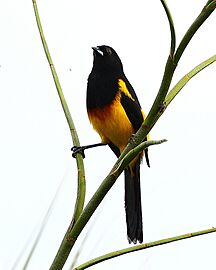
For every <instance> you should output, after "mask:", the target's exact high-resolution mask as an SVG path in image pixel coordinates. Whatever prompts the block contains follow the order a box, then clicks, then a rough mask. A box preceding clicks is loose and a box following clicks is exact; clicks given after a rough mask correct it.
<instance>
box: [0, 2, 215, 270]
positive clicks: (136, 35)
mask: <svg viewBox="0 0 216 270" xmlns="http://www.w3.org/2000/svg"><path fill="white" fill-rule="evenodd" d="M206 2H207V0H190V1H186V0H183V1H178V0H172V1H171V0H167V4H168V6H169V8H170V10H171V12H172V15H173V19H174V22H175V26H176V32H177V42H179V41H180V39H181V38H182V36H183V34H184V33H185V31H186V30H187V28H188V27H189V25H190V24H191V23H192V21H193V20H194V19H195V17H196V16H197V15H198V13H199V12H200V10H201V9H202V7H203V6H204V4H205V3H206ZM38 8H39V12H40V15H41V20H42V24H43V28H44V32H45V36H46V38H47V42H48V45H49V48H50V52H51V55H52V57H53V61H54V64H55V67H56V69H57V72H58V75H59V78H60V82H61V85H62V87H63V91H64V94H65V97H66V99H67V102H68V105H69V107H70V110H71V114H72V116H73V119H74V122H75V125H76V128H77V131H78V133H79V137H80V141H81V144H83V145H85V144H90V143H96V142H99V137H98V135H97V134H96V133H95V132H94V131H93V129H92V127H91V125H90V124H89V121H88V118H87V114H86V109H85V98H86V83H87V77H88V74H89V73H90V71H91V67H92V50H91V46H96V45H102V44H107V45H110V46H112V47H114V48H115V49H116V51H117V52H118V54H119V56H120V57H121V59H122V62H123V64H124V70H125V73H126V75H127V77H128V79H129V80H130V82H131V84H132V85H133V87H134V89H135V91H136V93H137V95H138V97H139V100H140V103H141V104H142V107H143V109H144V110H145V111H146V113H147V112H148V111H149V109H150V107H151V104H152V102H153V100H154V98H155V95H156V93H157V91H158V88H159V85H160V81H161V78H162V74H163V70H164V65H165V61H166V59H167V55H168V53H169V46H170V34H169V26H168V22H167V19H166V16H165V13H164V10H163V8H162V5H161V3H160V1H159V0H154V1H141V0H140V1H139V0H135V1H125V0H124V1H123V0H119V1H116V0H110V1H99V0H91V1H68V0H61V1H54V0H53V1H38ZM215 24H216V13H213V15H212V16H211V17H210V18H209V19H208V20H207V21H206V22H205V24H204V25H203V26H202V27H201V29H200V30H199V31H198V32H197V34H196V35H195V37H194V38H193V40H192V42H191V43H190V45H189V46H188V48H187V50H186V52H185V53H184V55H183V57H182V59H181V61H180V63H179V66H178V68H177V72H176V74H175V77H174V82H177V81H178V79H180V78H181V77H182V76H183V75H184V74H186V73H187V72H188V71H189V70H191V69H192V68H193V67H194V66H195V65H197V64H199V63H200V62H201V61H203V60H205V59H207V58H208V57H210V56H212V55H213V54H215V52H216V38H215ZM0 29H1V31H0V33H1V42H0V65H1V67H0V85H1V88H0V93H1V98H0V125H1V129H0V138H1V139H0V164H1V166H0V168H1V169H0V185H1V188H0V213H1V219H0V224H1V226H0V228H1V229H0V258H1V259H0V269H11V266H12V265H13V263H14V261H15V260H16V258H17V256H18V255H19V254H20V251H21V250H22V248H23V246H24V245H25V243H26V241H28V239H29V237H30V235H31V234H32V231H34V233H37V232H36V231H35V228H38V225H39V224H40V222H41V220H42V218H43V216H44V215H45V213H46V211H47V209H48V207H49V204H50V202H51V200H52V198H53V196H54V194H55V192H56V190H57V188H58V186H59V184H60V182H62V181H64V183H63V187H62V188H61V192H60V195H59V197H58V200H57V201H56V203H55V206H54V210H53V212H52V215H51V217H50V219H49V222H48V224H47V227H46V229H45V231H44V234H43V235H42V238H41V241H40V243H39V245H38V247H37V250H36V252H35V254H34V256H33V258H32V259H31V262H30V264H29V267H28V269H30V270H38V269H40V270H46V269H48V268H49V266H50V264H51V262H52V260H53V257H54V255H55V253H56V251H57V248H58V246H59V244H60V242H61V239H62V237H63V235H64V233H65V231H66V229H67V226H68V224H69V222H70V218H71V216H72V213H73V207H74V202H75V196H76V181H77V172H76V166H75V160H74V159H72V158H71V152H70V148H71V146H72V142H71V138H70V132H69V129H68V126H67V123H66V120H65V117H64V114H63V111H62V108H61V104H60V102H59V98H58V95H57V92H56V89H55V85H54V82H53V80H52V76H51V73H50V70H49V66H48V63H47V61H46V58H45V55H44V51H43V48H42V45H41V41H40V37H39V34H38V30H37V27H36V22H35V17H34V12H33V7H32V2H31V1H30V0H29V1H27V0H22V1H13V0H11V1H2V2H1V3H0ZM215 78H216V65H215V64H213V65H212V66H210V67H209V68H207V69H205V70H204V71H203V72H201V73H199V75H197V76H196V77H195V78H193V79H192V80H191V81H190V83H189V84H188V85H187V86H186V87H185V88H184V89H183V90H182V92H181V93H180V94H179V96H177V97H176V99H175V100H174V102H173V103H172V104H171V105H170V107H169V108H168V109H167V111H166V112H165V113H164V115H163V116H162V118H161V119H160V120H159V122H158V123H157V124H156V126H155V127H154V128H153V130H152V131H151V138H152V139H163V138H166V139H168V142H167V143H165V144H163V145H159V146H154V147H152V148H151V149H149V155H150V162H151V168H150V169H148V168H147V166H146V164H143V165H142V168H141V179H142V204H143V224H144V242H149V241H154V240H159V239H162V238H166V237H171V236H175V235H178V234H183V233H187V232H193V231H198V230H202V229H207V228H211V227H214V226H216V214H215V206H216V196H215V188H216V183H215V180H216V172H215V167H216V166H215V151H216V141H215V138H216V129H215V125H216V123H215V117H216V107H215V101H216V94H215V90H216V80H215ZM173 84H174V83H173ZM114 161H115V156H114V155H113V153H112V152H111V151H110V149H109V148H108V147H103V148H98V149H94V150H89V151H88V152H86V158H85V160H84V162H85V168H86V181H87V194H86V201H88V200H89V199H90V197H91V195H92V194H93V193H94V191H95V190H96V188H97V187H98V185H99V184H100V183H101V181H102V180H103V179H104V177H105V176H106V175H107V173H108V172H109V170H110V168H111V167H112V165H113V163H114ZM92 221H93V222H92ZM92 221H91V222H90V223H89V224H88V226H87V229H84V231H83V233H82V235H81V238H83V237H84V236H85V234H86V233H87V232H88V229H89V228H90V227H91V228H92V229H91V231H90V232H89V235H88V238H87V240H86V243H85V245H81V240H78V241H77V244H76V247H75V250H74V251H73V252H72V254H71V256H70V258H69V261H70V262H71V261H72V260H73V256H74V254H75V251H76V250H77V249H78V248H79V247H80V246H81V255H80V258H79V259H78V264H80V263H83V262H85V261H86V260H89V259H91V258H94V257H96V256H99V255H102V254H104V253H106V252H110V251H113V250H117V249H121V248H124V247H127V246H129V244H128V243H127V238H126V226H125V214H124V187H123V178H122V177H120V178H119V179H118V181H117V183H116V184H115V186H114V187H113V188H112V189H111V191H110V192H109V194H108V195H107V197H106V199H105V200H104V201H103V203H102V204H101V205H100V207H99V208H98V210H97V211H96V214H95V215H94V216H93V219H92ZM215 250H216V238H215V234H211V235H207V236H201V237H198V238H194V239H190V240H185V241H181V242H178V243H174V244H169V245H165V246H161V247H156V248H153V249H149V250H144V251H140V252H137V253H132V254H129V255H126V256H122V257H119V258H116V259H114V260H110V261H107V262H104V263H103V264H101V265H97V266H94V267H92V269H103V270H106V269H113V270H114V269H145V270H156V269H164V270H165V269H166V270H171V269H175V270H178V269H196V270H199V269H200V270H201V269H216V261H215ZM26 251H28V249H26ZM21 265H22V261H21V263H20V264H19V265H18V266H17V268H16V269H21ZM69 265H70V263H69V264H67V265H66V267H65V268H64V269H68V266H69Z"/></svg>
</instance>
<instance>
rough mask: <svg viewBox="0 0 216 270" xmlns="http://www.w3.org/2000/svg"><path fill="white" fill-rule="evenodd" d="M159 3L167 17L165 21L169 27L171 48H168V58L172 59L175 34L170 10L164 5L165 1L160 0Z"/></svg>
mask: <svg viewBox="0 0 216 270" xmlns="http://www.w3.org/2000/svg"><path fill="white" fill-rule="evenodd" d="M161 3H162V5H163V7H164V10H165V12H166V15H167V19H168V21H169V26H170V33H171V46H170V56H171V57H173V55H174V52H175V46H176V34H175V27H174V23H173V19H172V15H171V13H170V10H169V8H168V6H167V4H166V1H165V0H161Z"/></svg>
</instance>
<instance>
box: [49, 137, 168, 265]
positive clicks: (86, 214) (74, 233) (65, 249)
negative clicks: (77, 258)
mask: <svg viewBox="0 0 216 270" xmlns="http://www.w3.org/2000/svg"><path fill="white" fill-rule="evenodd" d="M165 141H166V140H160V141H147V142H143V143H142V145H139V146H138V147H137V148H136V149H133V150H132V152H131V154H129V153H128V155H127V156H126V157H124V159H122V160H121V161H119V160H117V162H116V163H115V165H114V166H113V168H112V170H111V172H110V173H109V174H108V176H107V177H106V178H105V179H104V181H103V182H102V183H101V185H100V186H99V188H98V189H97V191H96V192H95V194H94V195H93V197H92V198H91V200H90V201H89V203H88V204H87V205H86V207H85V208H84V210H83V212H82V214H81V215H80V217H79V218H78V220H77V222H76V223H75V224H74V226H73V227H72V228H71V230H68V231H67V233H66V235H65V237H64V239H63V241H62V243H61V245H60V247H59V250H58V253H57V255H56V257H55V259H54V261H53V263H52V265H51V267H50V270H60V269H62V268H63V266H64V264H65V262H66V260H67V257H68V255H69V254H70V251H71V249H72V247H73V246H74V244H75V242H76V240H77V237H78V236H79V234H80V233H81V231H82V230H83V228H84V227H85V225H86V223H87V222H88V220H89V219H90V218H91V216H92V214H93V213H94V211H95V210H96V208H97V206H98V205H99V204H100V202H101V201H102V200H103V198H104V197H105V195H106V194H107V192H108V191H109V190H110V188H111V187H112V186H113V184H114V183H115V181H116V179H117V178H118V176H119V175H120V174H121V172H122V171H123V170H124V168H125V166H127V165H128V164H129V163H130V161H131V160H133V158H134V157H135V156H136V155H138V153H139V152H140V151H142V150H144V149H145V148H147V147H149V146H151V145H155V144H160V143H163V142H165ZM120 162H124V166H122V164H120Z"/></svg>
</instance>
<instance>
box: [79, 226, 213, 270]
mask: <svg viewBox="0 0 216 270" xmlns="http://www.w3.org/2000/svg"><path fill="white" fill-rule="evenodd" d="M213 232H216V228H212V229H208V230H203V231H199V232H193V233H187V234H182V235H179V236H175V237H170V238H166V239H162V240H159V241H154V242H150V243H147V244H141V245H137V246H133V247H130V248H125V249H121V250H118V251H114V252H110V253H107V254H105V255H102V256H100V257H97V258H95V259H93V260H90V261H88V262H86V263H84V264H81V265H80V266H78V267H76V268H74V270H83V269H86V268H88V267H90V266H93V265H95V264H98V263H101V262H103V261H106V260H109V259H113V258H116V257H118V256H121V255H125V254H127V253H130V252H134V251H138V250H142V249H147V248H152V247H156V246H161V245H164V244H169V243H172V242H176V241H180V240H185V239H188V238H192V237H196V236H200V235H204V234H208V233H213Z"/></svg>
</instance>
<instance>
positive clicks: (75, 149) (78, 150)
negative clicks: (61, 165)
mask: <svg viewBox="0 0 216 270" xmlns="http://www.w3.org/2000/svg"><path fill="white" fill-rule="evenodd" d="M84 150H85V148H84V147H82V146H73V147H72V148H71V151H72V157H73V158H76V155H77V153H80V154H81V155H82V157H83V158H85V154H84Z"/></svg>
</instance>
